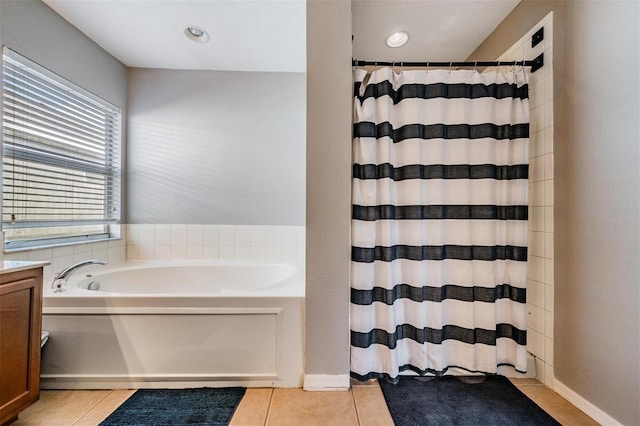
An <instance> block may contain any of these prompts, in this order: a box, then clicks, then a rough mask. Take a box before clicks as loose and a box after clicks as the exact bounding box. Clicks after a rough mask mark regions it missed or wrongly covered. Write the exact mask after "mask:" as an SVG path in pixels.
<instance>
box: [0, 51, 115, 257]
mask: <svg viewBox="0 0 640 426" xmlns="http://www.w3.org/2000/svg"><path fill="white" fill-rule="evenodd" d="M2 59H3V61H2V67H3V68H2V69H3V79H2V83H3V84H2V89H3V92H2V102H3V103H2V108H3V114H2V148H3V163H2V167H3V170H2V222H3V230H4V231H5V247H6V248H7V249H13V248H20V247H24V246H27V247H28V246H46V245H51V244H57V243H60V242H69V241H82V240H91V239H100V238H108V237H109V225H110V224H115V223H118V222H119V221H120V186H121V184H120V179H121V173H120V158H121V157H120V122H121V116H120V111H119V109H118V108H116V107H113V106H112V105H110V104H108V103H107V102H106V101H103V100H101V99H99V98H97V97H96V96H94V95H92V94H90V93H88V92H86V91H84V90H83V89H81V88H79V87H77V86H75V85H74V84H73V83H70V82H68V81H66V80H64V79H63V78H61V77H59V76H57V75H55V74H53V73H51V72H49V71H47V70H45V69H43V68H41V67H39V66H38V65H36V64H34V63H32V62H30V61H29V60H27V59H26V58H23V57H21V56H20V55H18V54H16V53H15V52H12V51H10V50H9V49H6V48H5V49H4V51H3V56H2Z"/></svg>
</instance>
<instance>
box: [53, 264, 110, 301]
mask: <svg viewBox="0 0 640 426" xmlns="http://www.w3.org/2000/svg"><path fill="white" fill-rule="evenodd" d="M106 264H107V262H106V261H104V260H100V259H89V260H83V261H82V262H78V263H74V264H73V265H71V266H67V267H66V268H64V269H63V270H62V272H59V273H58V274H56V276H55V277H54V278H53V282H52V283H51V288H52V289H53V291H54V292H55V293H60V292H61V291H62V290H64V286H65V285H66V284H67V280H68V279H69V277H70V276H71V274H73V273H74V272H75V271H77V270H78V269H80V268H82V267H83V266H89V265H106Z"/></svg>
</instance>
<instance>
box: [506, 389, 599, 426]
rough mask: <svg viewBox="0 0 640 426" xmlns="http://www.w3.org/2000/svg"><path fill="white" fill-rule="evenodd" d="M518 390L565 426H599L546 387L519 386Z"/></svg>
mask: <svg viewBox="0 0 640 426" xmlns="http://www.w3.org/2000/svg"><path fill="white" fill-rule="evenodd" d="M518 389H520V390H521V391H522V392H523V393H524V394H525V395H527V396H528V397H529V398H531V400H532V401H533V402H535V403H536V404H538V405H539V406H540V407H541V408H542V409H543V410H544V411H546V412H547V413H549V414H550V415H551V416H552V417H553V418H554V419H556V420H557V421H559V422H560V423H562V424H563V425H572V426H598V422H596V421H595V420H593V419H592V418H591V417H589V416H587V415H586V414H585V413H584V412H582V411H580V409H578V408H577V407H576V406H574V405H573V404H571V403H570V402H569V401H567V400H566V399H564V398H563V397H562V396H560V395H559V394H558V393H556V392H554V391H553V390H551V389H549V388H548V387H546V386H544V385H518Z"/></svg>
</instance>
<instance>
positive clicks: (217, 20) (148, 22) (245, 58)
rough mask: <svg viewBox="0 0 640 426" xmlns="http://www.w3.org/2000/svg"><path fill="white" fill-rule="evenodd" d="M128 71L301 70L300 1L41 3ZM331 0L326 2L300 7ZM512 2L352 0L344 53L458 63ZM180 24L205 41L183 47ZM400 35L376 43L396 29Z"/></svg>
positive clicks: (367, 57) (515, 1)
mask: <svg viewBox="0 0 640 426" xmlns="http://www.w3.org/2000/svg"><path fill="white" fill-rule="evenodd" d="M43 1H44V2H45V3H46V4H47V5H49V6H50V7H51V8H52V9H53V10H54V11H56V12H57V13H58V14H59V15H61V16H62V17H63V18H64V19H66V20H67V21H68V22H70V23H71V24H72V25H74V26H75V27H76V28H78V29H79V30H80V31H82V32H83V33H84V34H86V35H87V36H88V37H89V38H91V39H92V40H94V41H95V42H96V43H97V44H99V45H100V46H101V47H102V48H103V49H105V50H106V51H107V52H109V53H110V54H111V55H113V56H114V57H116V58H117V59H119V60H120V61H121V62H122V63H124V64H125V65H126V66H128V67H139V68H167V69H196V70H198V69H206V70H229V71H267V72H305V70H306V1H305V0H43ZM310 1H327V2H330V1H336V0H310ZM519 1H520V0H353V1H352V14H353V36H354V38H353V52H354V53H353V56H354V58H357V59H362V60H380V61H403V60H404V61H409V60H414V61H422V60H425V61H460V60H465V59H466V58H467V57H468V56H469V54H470V53H471V52H473V50H475V48H476V47H477V46H478V45H479V44H480V43H481V42H482V41H483V40H484V39H485V38H486V37H487V36H488V35H489V34H490V33H491V32H492V31H493V30H494V29H495V27H496V26H497V25H498V24H499V23H500V22H501V21H502V20H503V19H504V17H505V16H506V15H507V14H509V12H511V10H512V9H513V8H514V7H515V6H516V5H517V4H518V2H519ZM189 25H195V26H197V27H200V28H202V29H205V30H206V31H207V32H208V33H209V35H210V39H209V41H207V42H206V43H196V42H193V41H191V40H189V39H188V38H187V37H186V36H185V34H184V30H185V28H186V27H187V26H189ZM399 29H402V30H406V31H408V32H409V34H410V40H409V43H408V44H407V45H405V46H403V47H400V48H397V49H390V48H388V47H386V46H385V39H386V37H387V35H389V34H390V33H391V32H393V31H396V30H399Z"/></svg>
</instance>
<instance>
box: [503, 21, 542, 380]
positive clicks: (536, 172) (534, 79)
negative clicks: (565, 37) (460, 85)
mask: <svg viewBox="0 0 640 426" xmlns="http://www.w3.org/2000/svg"><path fill="white" fill-rule="evenodd" d="M543 26H544V40H543V41H542V42H541V43H539V44H538V45H537V46H535V47H531V36H532V35H533V33H535V32H536V31H538V29H540V27H543ZM543 52H544V62H545V64H544V67H542V68H541V69H540V70H538V71H536V72H535V73H533V74H530V76H529V108H530V112H531V117H530V142H529V228H528V240H529V259H528V261H529V265H528V276H527V329H528V331H527V350H528V351H529V352H531V353H532V354H533V355H534V356H535V357H536V372H537V379H538V380H540V381H541V382H543V383H544V384H545V385H547V386H548V387H549V388H551V389H553V381H554V374H553V312H554V308H553V304H554V302H553V290H554V278H553V269H554V264H553V262H554V253H553V144H554V140H553V13H550V14H549V15H547V16H546V17H545V18H544V19H543V20H542V21H541V22H540V23H538V24H537V25H536V26H534V27H533V28H532V29H531V30H530V31H529V32H528V33H527V34H525V35H524V36H523V37H522V38H521V39H520V40H519V41H518V42H517V43H515V44H514V45H513V46H512V47H511V48H510V49H509V50H507V51H506V52H505V53H504V54H503V55H502V56H500V58H498V60H504V61H508V60H522V59H523V58H524V59H533V58H535V57H537V56H538V55H539V54H541V53H543Z"/></svg>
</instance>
